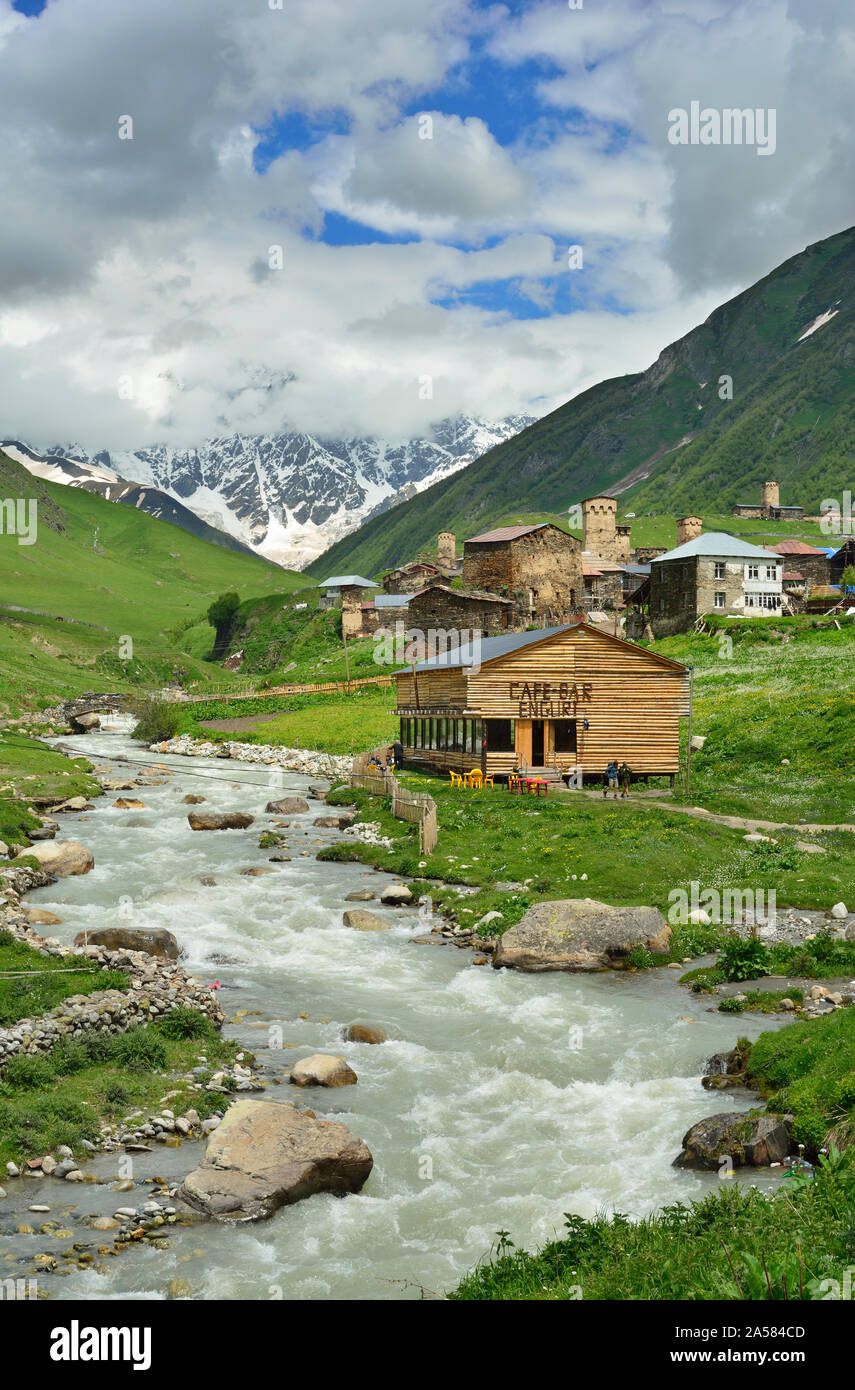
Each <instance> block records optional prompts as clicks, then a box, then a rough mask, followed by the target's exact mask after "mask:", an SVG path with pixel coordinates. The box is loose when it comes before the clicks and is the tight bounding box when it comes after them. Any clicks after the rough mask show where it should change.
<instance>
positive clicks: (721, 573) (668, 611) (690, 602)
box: [639, 531, 784, 637]
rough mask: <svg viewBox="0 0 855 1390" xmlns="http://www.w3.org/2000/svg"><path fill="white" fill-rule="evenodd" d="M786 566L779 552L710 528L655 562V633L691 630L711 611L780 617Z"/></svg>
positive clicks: (651, 603) (651, 618) (652, 602)
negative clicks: (776, 552)
mask: <svg viewBox="0 0 855 1390" xmlns="http://www.w3.org/2000/svg"><path fill="white" fill-rule="evenodd" d="M783 569H784V565H783V561H782V559H781V557H780V556H779V555H775V554H774V553H773V552H772V551H769V550H764V549H762V548H761V547H760V546H759V545H751V544H750V543H749V542H748V541H742V540H740V539H739V538H738V537H737V536H731V535H728V534H727V532H725V531H709V532H706V533H705V534H703V535H700V536H696V537H695V538H694V539H693V540H690V541H687V542H685V543H684V544H682V545H678V546H677V547H676V549H674V550H668V551H666V553H665V554H664V555H660V556H658V557H657V558H656V559H655V560H653V561H652V562H651V566H650V587H649V590H648V591H647V594H648V604H649V622H650V627H651V629H652V631H653V633H654V636H656V637H667V636H670V635H671V634H672V633H675V632H688V630H689V628H690V627H692V626H693V625H694V623H695V622H696V621H697V619H698V618H700V617H702V616H703V615H704V614H705V613H718V614H721V615H725V614H732V615H736V616H740V617H754V618H762V617H779V616H780V614H781V610H782V574H783ZM640 592H642V591H641V590H639V593H640Z"/></svg>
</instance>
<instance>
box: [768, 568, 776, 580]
mask: <svg viewBox="0 0 855 1390" xmlns="http://www.w3.org/2000/svg"><path fill="white" fill-rule="evenodd" d="M766 578H767V579H776V578H777V575H776V573H775V566H774V565H767V566H766Z"/></svg>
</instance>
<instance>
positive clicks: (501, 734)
mask: <svg viewBox="0 0 855 1390" xmlns="http://www.w3.org/2000/svg"><path fill="white" fill-rule="evenodd" d="M514 728H515V725H514V721H513V719H485V720H484V729H485V731H486V734H487V752H488V753H513V751H514Z"/></svg>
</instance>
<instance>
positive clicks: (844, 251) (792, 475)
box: [309, 229, 855, 576]
mask: <svg viewBox="0 0 855 1390" xmlns="http://www.w3.org/2000/svg"><path fill="white" fill-rule="evenodd" d="M853 275H855V229H849V230H848V231H845V232H841V233H839V234H838V235H837V236H834V237H829V238H828V239H827V240H825V241H822V242H818V243H817V244H816V245H814V246H810V247H808V248H807V249H806V250H805V251H803V252H801V253H800V254H799V255H797V256H794V257H792V259H791V260H789V261H786V262H785V263H784V264H783V265H782V266H779V267H778V268H777V269H776V270H774V271H773V272H772V273H771V274H770V275H768V276H767V277H766V278H765V279H763V280H761V281H760V282H759V283H758V284H756V285H754V286H752V287H751V288H750V289H748V290H746V291H745V292H744V293H743V294H740V295H738V296H737V297H736V298H735V299H733V300H731V301H730V302H729V303H727V304H725V305H723V306H722V307H721V308H720V309H717V310H716V311H715V313H713V314H711V315H710V317H709V318H708V319H707V321H706V322H705V323H703V324H701V325H700V326H699V327H698V328H695V329H693V331H692V332H691V333H689V334H687V335H686V337H684V338H682V339H680V340H679V341H678V342H677V343H674V344H672V345H671V346H670V347H667V348H666V349H665V350H664V352H662V353H661V355H660V356H659V358H658V360H657V361H656V362H655V363H654V364H653V365H652V366H651V367H650V368H649V369H648V370H647V371H646V372H643V373H638V374H637V375H634V376H626V377H618V378H614V379H613V380H610V381H605V382H602V383H600V384H599V385H597V386H595V387H593V388H592V389H591V390H589V391H585V392H583V393H582V394H581V395H579V396H577V397H575V399H573V400H572V401H570V402H568V403H567V404H566V405H563V406H561V407H559V409H558V410H555V411H553V412H552V413H551V414H550V415H547V416H545V417H544V419H542V420H539V421H538V422H537V423H536V424H534V425H532V426H530V427H529V428H528V429H527V430H524V431H523V432H522V433H521V434H519V435H517V436H516V437H515V438H513V439H510V440H508V441H506V442H505V443H504V444H501V445H499V446H498V447H497V448H495V449H491V450H490V451H489V452H488V453H486V454H484V455H483V456H482V457H481V458H480V459H476V461H475V462H474V463H472V464H470V465H469V466H468V467H467V468H464V469H463V470H462V471H461V472H460V473H458V474H456V475H455V476H454V477H453V478H451V479H450V480H449V481H446V482H441V483H437V484H435V486H434V487H432V488H429V489H428V490H427V491H426V492H423V493H420V494H419V496H418V497H417V498H415V499H413V500H412V501H411V502H407V503H404V504H402V505H401V506H399V507H395V508H393V509H392V510H391V511H388V512H384V513H383V514H382V515H381V516H379V517H376V518H375V519H374V520H372V521H370V522H368V523H367V525H365V526H363V527H362V528H361V529H360V530H359V531H357V532H356V533H355V534H354V535H353V536H349V537H346V538H345V539H344V540H342V541H340V542H339V543H338V544H337V545H335V546H333V547H332V548H331V549H330V550H328V551H327V552H326V554H325V555H324V556H322V557H321V559H320V560H318V561H317V562H316V563H315V564H314V565H312V566H310V570H309V572H310V573H313V574H317V575H318V576H320V575H321V572H322V571H329V570H330V569H332V570H334V571H336V572H343V571H349V570H356V571H359V572H360V573H362V572H367V573H369V574H372V573H375V572H376V571H377V570H379V569H383V568H387V567H389V566H390V565H394V564H398V563H400V562H402V561H404V560H407V559H409V558H410V557H411V556H413V555H415V554H417V553H418V551H419V550H420V549H421V548H422V547H424V546H427V545H429V544H431V543H432V541H433V538H434V537H435V536H436V534H437V533H438V532H439V531H441V530H444V529H451V530H455V531H457V532H459V533H460V534H470V535H471V534H473V533H474V532H476V531H478V530H483V529H485V528H486V527H488V526H491V525H494V524H497V523H498V522H499V521H500V520H503V519H504V518H505V517H507V516H508V515H509V514H510V513H512V512H514V511H515V510H517V509H519V508H524V509H526V510H527V511H532V510H536V511H541V512H544V511H545V512H556V511H557V512H561V511H566V509H567V507H568V506H569V505H570V504H571V503H573V502H577V501H579V500H580V499H581V498H582V497H584V496H586V495H589V494H591V493H593V492H598V491H608V490H609V489H611V488H613V487H615V486H616V485H622V486H626V483H627V481H628V480H630V479H631V475H633V474H634V473H635V474H636V475H637V477H636V479H635V485H634V486H633V487H630V488H629V489H628V490H627V491H626V492H625V493H623V494H622V495H623V501H624V505H625V507H626V508H628V509H629V510H634V511H637V512H640V511H648V510H657V509H658V510H663V511H667V512H669V513H670V514H671V515H674V514H679V513H680V512H682V511H687V510H692V511H695V510H698V511H700V512H701V513H702V514H705V513H706V512H707V511H709V510H710V509H711V508H714V509H715V510H716V511H717V512H719V513H722V512H724V513H726V512H727V510H728V508H729V507H730V505H732V503H734V502H737V501H743V500H746V499H747V500H753V499H754V498H755V497H756V498H757V499H758V500H759V491H760V485H761V483H762V482H763V481H764V480H765V479H766V478H768V477H776V478H777V479H778V480H779V481H780V482H781V484H782V486H783V492H782V501H784V502H787V501H789V502H799V503H801V504H803V505H804V506H806V507H807V509H808V510H809V511H811V512H816V511H817V510H818V508H819V504H820V502H821V501H822V499H823V498H825V497H827V496H836V495H839V494H840V493H841V492H842V490H843V489H844V488H846V487H851V486H852V481H853V478H852V469H851V463H850V458H851V438H852V433H853V424H855V404H853V400H855V397H853V387H855V369H853V366H852V361H853V356H852V354H853V348H855V308H853V305H852V303H851V299H850V298H849V297H848V289H849V286H850V285H851V283H852V279H853ZM835 307H836V308H837V310H838V312H837V313H836V315H835V317H833V318H832V319H831V320H830V321H829V322H828V323H827V324H826V325H825V326H824V327H822V328H820V329H819V330H818V331H817V332H816V333H814V334H812V336H811V337H809V338H807V339H806V340H805V341H804V342H803V343H799V342H798V341H797V340H798V338H799V337H800V336H801V334H802V333H804V331H805V329H806V328H807V327H808V326H809V325H810V324H811V323H812V322H813V320H814V319H816V318H817V317H818V316H819V315H820V314H823V313H825V312H826V311H827V310H829V309H832V308H835ZM723 376H728V377H730V378H731V380H732V384H733V399H732V400H728V399H725V400H722V399H721V398H720V395H719V386H718V383H719V379H720V378H721V377H723ZM686 441H688V442H686ZM643 474H644V475H649V477H646V478H645V477H642V475H643Z"/></svg>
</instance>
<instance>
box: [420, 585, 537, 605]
mask: <svg viewBox="0 0 855 1390" xmlns="http://www.w3.org/2000/svg"><path fill="white" fill-rule="evenodd" d="M437 591H439V593H441V594H451V596H452V597H453V598H471V599H474V600H475V601H476V602H478V603H482V602H484V603H504V604H506V605H507V606H508V607H509V608H510V606H511V605H512V603H513V600H512V599H509V598H502V596H501V594H491V593H489V592H488V591H487V590H486V589H452V587H451V585H450V584H429V585H428V587H427V588H426V589H419V591H418V593H417V594H413V598H421V596H422V594H434V593H436V592H437Z"/></svg>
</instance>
